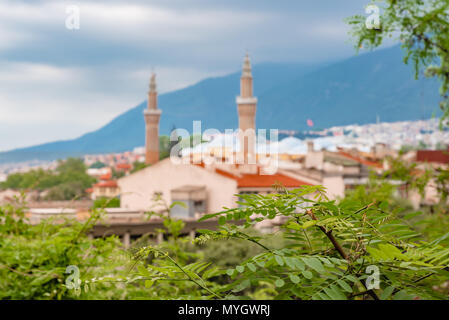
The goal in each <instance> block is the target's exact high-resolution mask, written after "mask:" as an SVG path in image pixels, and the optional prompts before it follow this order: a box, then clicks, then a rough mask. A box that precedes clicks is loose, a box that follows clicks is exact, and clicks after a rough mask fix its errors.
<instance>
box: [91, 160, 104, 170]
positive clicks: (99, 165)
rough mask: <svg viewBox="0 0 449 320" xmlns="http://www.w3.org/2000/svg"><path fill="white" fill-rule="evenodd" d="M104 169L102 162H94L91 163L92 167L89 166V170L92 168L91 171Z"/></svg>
mask: <svg viewBox="0 0 449 320" xmlns="http://www.w3.org/2000/svg"><path fill="white" fill-rule="evenodd" d="M104 167H106V165H105V164H104V163H103V162H101V161H96V162H94V163H92V165H91V166H90V167H89V168H92V169H101V168H104Z"/></svg>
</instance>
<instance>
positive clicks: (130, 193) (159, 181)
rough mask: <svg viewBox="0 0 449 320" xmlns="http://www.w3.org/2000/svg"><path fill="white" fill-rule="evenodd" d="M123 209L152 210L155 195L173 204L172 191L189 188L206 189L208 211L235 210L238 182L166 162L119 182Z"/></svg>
mask: <svg viewBox="0 0 449 320" xmlns="http://www.w3.org/2000/svg"><path fill="white" fill-rule="evenodd" d="M118 185H119V187H120V198H121V207H122V208H125V209H133V210H149V209H152V210H154V209H157V208H151V207H152V206H153V205H154V202H153V201H152V199H153V195H154V193H155V192H162V198H163V199H164V200H165V201H166V203H167V204H168V205H170V203H171V201H172V199H171V190H172V189H175V188H179V187H182V186H185V185H192V186H206V190H207V212H209V213H210V212H218V211H221V210H222V208H223V206H226V207H229V208H232V207H235V206H236V204H235V200H236V198H235V197H234V194H236V193H237V182H236V181H235V180H233V179H230V178H227V177H224V176H221V175H219V174H217V173H214V172H211V171H209V170H205V169H203V168H201V167H198V166H195V165H190V164H178V165H177V164H173V163H172V162H171V161H170V159H165V160H163V161H161V162H158V163H156V164H155V165H153V166H150V167H148V168H145V169H143V170H141V171H138V172H136V173H134V174H131V175H129V176H126V177H124V178H121V179H119V180H118Z"/></svg>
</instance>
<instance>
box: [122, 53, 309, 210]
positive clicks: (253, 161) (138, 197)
mask: <svg viewBox="0 0 449 320" xmlns="http://www.w3.org/2000/svg"><path fill="white" fill-rule="evenodd" d="M157 98H158V94H157V88H156V75H155V74H152V76H151V80H150V90H149V93H148V108H147V109H146V110H145V111H144V118H145V125H146V130H145V134H146V136H145V137H146V139H145V141H146V143H145V160H146V163H147V164H149V165H150V166H148V167H146V168H145V169H143V170H140V171H137V172H135V173H133V174H130V175H128V176H125V177H123V178H121V179H119V180H118V186H119V187H120V197H121V206H122V208H123V209H131V210H149V209H150V208H152V209H153V210H155V208H154V206H155V202H154V199H155V197H159V198H161V199H162V200H163V201H164V202H165V204H167V205H168V206H169V205H170V204H171V203H173V202H175V201H177V202H183V203H184V204H185V206H184V207H181V206H175V207H173V208H172V209H171V214H172V215H173V216H178V217H182V218H196V217H198V216H200V215H202V214H205V213H212V212H218V211H221V210H222V209H223V207H227V208H233V207H236V206H237V204H236V201H237V200H238V195H239V194H248V193H264V194H267V193H271V192H275V188H276V187H275V186H278V187H279V186H281V187H282V188H285V189H287V190H291V189H296V188H299V187H301V186H303V185H312V184H314V183H313V179H312V180H311V179H304V180H303V179H300V178H299V177H298V176H295V175H294V174H292V173H289V172H288V171H285V172H284V171H283V170H279V169H278V167H277V165H276V164H277V153H274V154H268V156H266V152H265V153H264V154H263V156H262V152H260V149H261V148H260V146H258V145H256V144H257V143H256V140H257V139H256V138H257V137H256V121H255V119H256V109H257V98H256V97H254V94H253V76H252V72H251V62H250V58H249V56H248V54H247V55H246V56H245V59H244V63H243V70H242V75H241V78H240V95H239V96H238V97H237V98H236V104H237V112H238V118H239V123H238V129H239V130H238V132H237V134H236V135H235V136H234V138H232V137H231V139H235V140H236V141H235V142H236V143H233V144H232V145H233V146H236V147H231V148H228V149H226V148H225V147H224V145H220V146H219V148H218V149H219V150H218V151H212V152H211V150H210V149H208V150H207V155H206V157H205V154H204V152H199V153H198V152H195V151H194V149H192V150H190V152H188V153H184V154H183V158H177V159H176V158H173V157H170V158H167V159H164V160H162V161H159V121H160V119H161V116H163V113H162V110H161V109H159V108H158V101H157V100H158V99H157ZM225 140H226V138H225ZM264 144H265V146H266V145H267V144H269V141H265V142H264ZM262 149H265V148H262Z"/></svg>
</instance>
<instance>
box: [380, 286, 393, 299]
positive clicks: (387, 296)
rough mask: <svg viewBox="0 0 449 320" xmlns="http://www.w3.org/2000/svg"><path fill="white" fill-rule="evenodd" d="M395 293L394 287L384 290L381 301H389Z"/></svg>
mask: <svg viewBox="0 0 449 320" xmlns="http://www.w3.org/2000/svg"><path fill="white" fill-rule="evenodd" d="M393 291H394V287H393V286H389V287H386V288H385V289H384V291H382V294H381V295H380V299H381V300H387V299H388V298H389V297H390V296H391V294H392V293H393Z"/></svg>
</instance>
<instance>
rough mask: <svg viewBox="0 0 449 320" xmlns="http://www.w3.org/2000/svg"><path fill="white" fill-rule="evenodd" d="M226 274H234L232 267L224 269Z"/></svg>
mask: <svg viewBox="0 0 449 320" xmlns="http://www.w3.org/2000/svg"><path fill="white" fill-rule="evenodd" d="M226 274H227V275H228V276H232V275H233V274H234V269H228V270H226Z"/></svg>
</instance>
